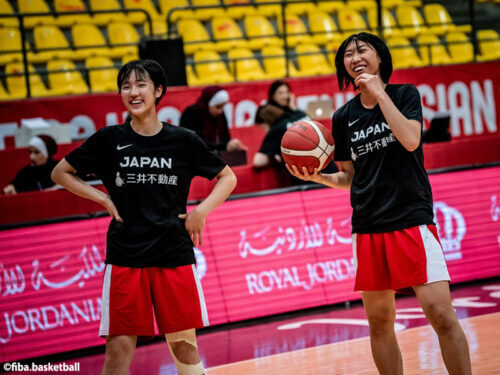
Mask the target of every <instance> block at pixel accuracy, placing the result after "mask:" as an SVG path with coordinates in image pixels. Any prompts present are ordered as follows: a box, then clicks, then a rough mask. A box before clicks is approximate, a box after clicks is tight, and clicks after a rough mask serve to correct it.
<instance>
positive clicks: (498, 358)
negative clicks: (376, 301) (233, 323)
mask: <svg viewBox="0 0 500 375" xmlns="http://www.w3.org/2000/svg"><path fill="white" fill-rule="evenodd" d="M460 323H461V325H462V327H463V329H464V331H465V334H466V336H467V340H468V342H469V348H470V353H471V359H472V373H473V374H474V375H494V374H500V313H492V314H487V315H481V316H476V317H472V318H467V319H461V320H460ZM397 336H398V341H399V345H400V348H401V352H402V354H403V362H404V371H405V374H406V375H409V374H414V375H440V374H447V371H446V368H445V367H444V364H443V361H442V359H441V352H440V349H439V342H438V339H437V336H436V334H435V333H434V331H433V330H432V328H431V327H430V326H429V325H427V326H424V327H417V328H411V329H407V330H403V331H400V332H398V333H397ZM206 373H207V375H229V374H231V375H240V374H245V375H299V374H300V375H309V374H310V375H320V374H321V375H322V374H335V375H368V374H377V371H376V368H375V364H374V363H373V360H372V357H371V352H370V342H369V338H368V337H364V338H360V339H355V340H350V341H344V342H339V343H334V344H328V345H323V346H319V347H314V348H307V349H303V350H297V351H292V352H288V353H281V354H277V355H273V356H269V357H263V358H256V359H250V360H246V361H242V362H235V363H230V364H227V365H221V366H216V367H212V368H210V369H208V370H207V372H206Z"/></svg>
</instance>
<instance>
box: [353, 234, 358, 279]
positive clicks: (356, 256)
mask: <svg viewBox="0 0 500 375" xmlns="http://www.w3.org/2000/svg"><path fill="white" fill-rule="evenodd" d="M356 235H357V234H356V233H353V234H352V256H353V257H354V274H356V272H357V270H358V254H357V249H356Z"/></svg>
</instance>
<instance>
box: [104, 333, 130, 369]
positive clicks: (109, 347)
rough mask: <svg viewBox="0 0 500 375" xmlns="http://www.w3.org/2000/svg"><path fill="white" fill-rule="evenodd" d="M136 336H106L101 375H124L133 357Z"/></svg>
mask: <svg viewBox="0 0 500 375" xmlns="http://www.w3.org/2000/svg"><path fill="white" fill-rule="evenodd" d="M136 343H137V336H106V355H105V357H104V366H103V368H102V374H103V375H122V374H123V375H126V374H128V370H129V367H130V363H131V362H132V357H133V356H134V351H135V346H136Z"/></svg>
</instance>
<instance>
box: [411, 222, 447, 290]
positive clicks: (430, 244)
mask: <svg viewBox="0 0 500 375" xmlns="http://www.w3.org/2000/svg"><path fill="white" fill-rule="evenodd" d="M418 228H419V229H420V235H421V236H422V241H423V242H424V248H425V256H426V258H427V282H426V284H430V283H433V282H436V281H443V280H446V281H450V274H449V273H448V267H446V261H445V260H444V254H443V249H442V248H441V245H440V244H439V242H438V240H436V237H434V235H433V234H432V232H431V231H430V230H429V228H427V225H420V226H419V227H418Z"/></svg>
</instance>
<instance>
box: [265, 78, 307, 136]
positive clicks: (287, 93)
mask: <svg viewBox="0 0 500 375" xmlns="http://www.w3.org/2000/svg"><path fill="white" fill-rule="evenodd" d="M264 108H268V109H269V108H270V109H279V110H281V111H283V113H284V114H291V113H294V112H296V111H297V104H296V103H295V95H294V94H293V93H292V91H291V89H290V85H289V84H288V83H286V82H285V81H282V80H278V81H274V82H273V83H272V84H271V86H269V91H268V93H267V102H266V104H264V105H262V106H260V107H259V109H258V110H257V113H256V116H255V123H256V124H259V125H261V126H262V127H263V128H264V129H266V130H267V129H269V128H270V127H272V126H273V125H274V124H272V123H268V122H266V121H265V119H263V118H262V117H261V114H262V110H263V109H264ZM264 113H265V112H264ZM301 113H303V114H304V116H305V113H304V112H301Z"/></svg>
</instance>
